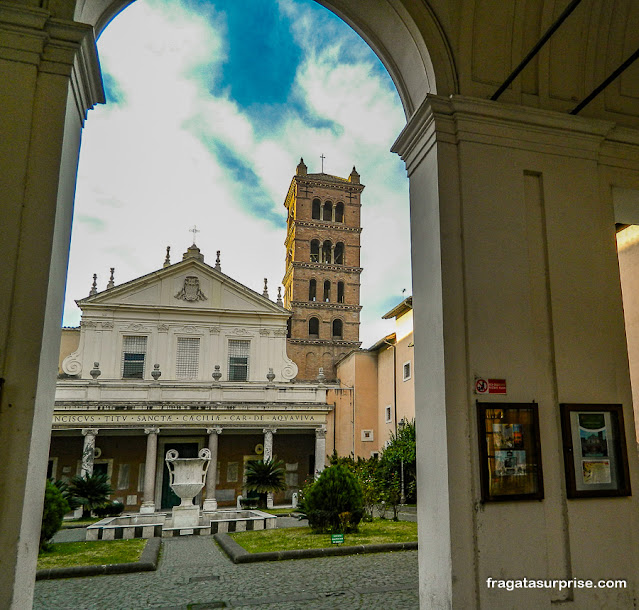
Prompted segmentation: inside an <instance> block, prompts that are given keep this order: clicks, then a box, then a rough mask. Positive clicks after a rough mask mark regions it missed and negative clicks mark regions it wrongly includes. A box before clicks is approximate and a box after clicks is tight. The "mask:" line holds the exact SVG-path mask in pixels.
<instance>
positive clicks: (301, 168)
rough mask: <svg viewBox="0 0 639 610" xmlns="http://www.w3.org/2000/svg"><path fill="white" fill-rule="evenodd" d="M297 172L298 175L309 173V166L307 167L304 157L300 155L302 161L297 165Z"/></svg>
mask: <svg viewBox="0 0 639 610" xmlns="http://www.w3.org/2000/svg"><path fill="white" fill-rule="evenodd" d="M295 173H296V174H297V175H298V176H306V174H307V173H308V167H306V163H304V159H302V157H300V162H299V164H298V165H297V169H296V171H295Z"/></svg>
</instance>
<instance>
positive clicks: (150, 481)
mask: <svg viewBox="0 0 639 610" xmlns="http://www.w3.org/2000/svg"><path fill="white" fill-rule="evenodd" d="M159 433H160V429H159V428H144V434H146V435H147V437H146V462H145V464H144V501H143V502H142V506H140V512H141V513H154V512H155V465H156V462H157V457H158V434H159Z"/></svg>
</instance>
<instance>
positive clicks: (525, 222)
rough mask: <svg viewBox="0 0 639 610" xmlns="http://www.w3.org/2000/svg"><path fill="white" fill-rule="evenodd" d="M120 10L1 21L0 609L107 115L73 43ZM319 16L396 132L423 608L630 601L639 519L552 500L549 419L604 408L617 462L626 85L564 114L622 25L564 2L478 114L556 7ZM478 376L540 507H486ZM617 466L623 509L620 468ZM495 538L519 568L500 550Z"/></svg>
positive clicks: (22, 8)
mask: <svg viewBox="0 0 639 610" xmlns="http://www.w3.org/2000/svg"><path fill="white" fill-rule="evenodd" d="M128 4H129V2H128V1H122V0H118V1H115V2H113V1H109V0H93V1H91V2H81V1H78V2H74V1H73V0H61V1H60V2H56V3H49V7H48V8H47V9H42V8H37V7H33V3H32V2H28V1H26V0H25V1H24V2H23V1H18V2H16V1H11V2H9V1H0V22H1V24H2V26H3V29H0V41H1V42H2V44H1V45H0V49H3V50H2V51H1V52H0V108H3V113H2V116H0V121H3V120H4V121H6V122H2V123H1V124H0V127H1V129H2V133H3V136H4V134H8V136H9V137H6V138H5V137H3V138H0V161H2V166H3V168H5V171H4V172H3V175H2V176H0V179H1V180H2V184H1V186H2V188H0V203H1V205H2V218H3V222H2V227H1V229H2V238H3V244H4V245H5V248H4V250H3V251H4V253H5V257H6V264H5V265H3V266H2V267H0V280H1V281H0V285H1V286H3V289H2V293H1V294H0V297H1V300H0V346H2V351H3V353H4V355H3V356H2V360H1V361H0V366H1V368H0V378H2V379H3V380H4V385H3V387H2V403H1V409H0V547H2V548H3V549H9V551H7V552H5V553H4V555H3V556H2V557H1V558H0V560H1V561H2V562H3V563H2V570H0V585H2V586H0V605H1V606H3V607H12V608H20V609H21V610H22V608H28V607H29V605H30V600H31V590H32V581H33V574H34V569H35V550H34V545H35V541H36V540H37V536H38V532H39V510H38V508H34V507H39V505H40V503H41V498H42V482H43V481H44V473H45V467H46V447H47V445H48V442H47V439H48V438H49V428H50V422H51V411H52V396H53V388H54V379H53V376H52V373H51V371H52V370H54V365H53V363H54V362H55V361H56V359H57V353H58V350H57V345H58V338H57V337H58V332H59V322H60V318H61V305H62V293H63V286H64V275H65V269H66V260H67V253H68V242H69V229H70V222H71V210H72V202H73V191H74V183H75V170H76V167H77V155H78V150H79V142H80V134H81V128H82V123H83V121H84V118H85V114H86V111H87V110H88V109H90V108H91V107H92V105H93V104H95V103H99V102H101V101H103V96H102V92H101V87H100V82H99V69H98V65H97V62H96V60H95V55H94V54H93V42H92V35H93V33H92V29H91V27H87V26H85V25H82V23H85V24H89V26H93V28H94V29H95V33H97V34H99V33H100V32H101V31H102V30H103V29H104V27H106V25H107V24H108V22H109V21H110V19H112V18H113V16H114V15H116V14H117V13H118V12H119V11H120V10H122V9H123V8H125V7H126V6H127V5H128ZM322 4H323V5H324V6H326V7H327V8H329V9H330V10H332V11H333V12H335V13H336V14H337V15H339V16H340V17H341V18H342V19H343V20H344V21H346V22H347V23H348V24H349V25H351V27H353V28H354V29H355V30H356V31H357V32H358V33H359V34H360V35H361V36H362V38H363V39H364V40H366V41H367V43H368V44H369V45H370V46H371V48H372V49H373V50H374V51H375V52H376V53H377V55H378V57H380V59H381V61H382V62H383V63H384V65H385V66H386V68H387V69H388V71H389V74H390V75H391V77H392V79H393V81H394V82H395V85H396V87H397V90H398V92H399V95H400V98H401V100H402V104H403V106H404V111H405V114H406V116H407V121H408V124H407V127H406V129H405V130H404V131H403V132H402V134H401V135H400V136H399V138H398V140H397V142H396V144H395V146H394V150H395V151H396V152H397V153H398V154H400V155H401V156H402V158H403V159H404V160H405V161H406V164H407V169H408V172H409V176H410V196H411V233H412V242H413V274H414V276H413V283H414V285H413V294H414V303H415V351H416V366H417V367H418V371H419V375H418V376H417V388H416V395H417V396H420V397H421V398H420V400H421V402H420V403H418V404H417V406H416V407H417V426H418V432H417V434H418V439H419V449H418V476H419V478H420V497H419V503H420V542H421V544H420V548H421V550H420V589H421V600H422V605H423V606H424V607H428V608H448V607H451V606H452V607H460V608H471V607H484V608H493V607H502V606H512V605H518V606H519V607H540V606H548V605H550V603H552V602H566V603H568V604H570V603H571V602H573V601H574V606H575V607H579V608H595V607H601V606H602V605H608V606H610V607H624V606H626V605H628V604H629V603H631V600H632V596H633V587H636V586H637V583H636V581H635V578H636V576H635V574H636V572H637V570H636V568H637V558H636V551H635V547H636V546H637V545H636V540H635V539H634V538H633V536H634V533H633V531H632V524H633V523H634V521H635V520H636V516H635V515H636V514H637V508H638V507H637V502H636V500H635V499H634V497H631V498H606V499H590V500H580V501H574V500H567V498H566V494H565V483H564V472H563V465H562V457H563V448H562V445H561V440H560V439H561V435H560V432H561V430H560V422H559V416H558V403H560V402H573V403H574V402H589V403H593V402H595V403H619V404H622V405H623V412H624V416H625V419H626V431H627V439H626V440H627V444H628V445H629V446H633V445H634V431H633V429H634V425H633V415H632V402H631V393H630V385H629V378H628V367H627V360H626V348H625V341H624V330H623V318H622V311H621V299H620V294H619V287H618V269H617V262H616V259H615V256H614V240H613V239H612V235H613V234H614V214H613V206H612V197H611V195H610V192H611V186H614V185H615V184H628V183H635V182H636V180H637V176H639V162H638V161H637V159H639V154H637V153H638V152H639V131H637V128H639V117H638V114H639V112H637V109H636V108H637V103H636V102H637V98H638V97H639V72H637V67H636V66H635V67H633V68H632V69H630V70H629V71H628V72H626V73H624V75H622V77H620V79H619V80H618V81H616V82H615V83H614V85H612V86H611V87H610V88H609V89H607V90H606V91H605V93H604V94H603V95H602V96H600V97H599V98H597V99H596V100H595V101H594V102H593V103H592V104H591V105H589V106H588V107H586V109H585V110H584V111H583V113H582V115H581V116H579V117H572V116H569V115H568V114H567V111H568V110H570V109H571V108H572V107H573V106H574V104H575V103H576V102H577V101H579V100H580V99H582V98H583V97H584V96H585V95H587V93H588V92H589V91H590V90H592V88H594V87H595V86H596V85H597V84H598V83H599V82H601V80H602V79H603V78H604V77H605V75H606V74H608V73H609V72H610V71H611V70H612V69H613V68H614V67H615V66H616V65H618V63H620V61H621V60H622V59H623V58H624V57H625V55H627V54H628V53H629V51H628V49H629V48H630V46H631V42H632V41H631V40H630V38H631V33H632V32H633V31H636V30H637V29H638V28H639V9H637V8H636V7H635V5H634V3H630V2H626V1H624V0H617V1H616V2H613V3H612V4H610V5H609V6H607V8H606V9H605V10H604V9H602V8H601V5H600V4H599V3H588V2H584V3H582V6H581V7H580V9H579V10H580V12H575V14H574V20H573V21H571V22H570V23H568V24H567V27H565V28H563V29H561V30H559V31H558V32H559V33H560V34H561V37H558V38H554V39H553V41H552V42H551V43H550V44H549V45H548V46H546V47H544V49H543V50H542V51H541V52H540V53H539V55H538V56H537V57H536V59H535V60H534V62H533V63H532V64H531V66H530V68H529V70H528V72H527V73H526V74H523V75H522V76H521V77H520V80H517V81H515V82H514V83H513V85H512V86H511V87H510V89H509V90H508V91H507V92H506V93H505V94H504V97H503V99H501V100H500V102H499V103H495V102H489V101H486V98H487V97H488V96H489V95H490V94H491V93H492V92H493V91H494V90H495V88H496V87H497V86H499V84H500V81H501V80H502V79H503V78H505V77H506V76H507V75H508V73H509V72H510V70H511V69H512V68H513V67H514V65H515V64H516V63H517V62H518V60H519V58H521V57H522V56H523V54H524V53H525V51H526V50H527V49H528V48H530V47H531V46H532V44H533V43H534V42H535V41H536V39H538V37H539V35H540V34H541V33H542V32H543V31H544V30H545V29H546V28H547V27H548V26H549V25H550V24H551V23H552V21H553V20H554V18H555V17H556V14H557V11H558V10H559V9H558V8H557V6H556V4H557V3H554V2H551V1H550V0H537V1H536V2H535V1H533V2H529V3H525V4H526V6H525V7H524V6H523V4H522V5H521V6H519V5H517V6H514V7H513V10H511V11H501V12H500V11H494V10H491V6H494V5H493V4H492V3H490V2H486V1H485V0H484V1H481V0H471V1H465V2H464V1H462V0H446V1H445V0H430V1H429V2H426V1H424V0H333V1H331V2H322ZM74 20H75V21H74ZM593 24H596V25H593ZM5 26H6V27H5ZM16 32H18V33H19V35H16ZM626 33H628V34H626ZM7 49H8V50H9V51H7ZM54 51H55V52H54ZM567 57H568V58H569V61H570V62H572V63H571V64H570V65H569V66H568V68H570V70H569V71H568V69H567V66H566V64H565V61H566V58H567ZM568 72H569V74H568ZM567 74H568V77H567ZM434 94H437V95H434ZM451 96H452V97H451ZM584 217H586V218H588V221H589V222H588V223H584V222H583V219H584ZM585 243H586V244H588V246H589V247H588V248H587V249H585V248H584V244H585ZM5 287H8V288H5ZM476 375H486V376H490V375H495V376H500V377H502V376H503V377H505V378H506V379H507V382H508V388H509V389H508V396H507V398H508V400H509V401H513V402H530V401H532V400H535V401H536V402H537V403H538V404H539V410H540V427H541V449H542V461H543V463H542V466H543V468H544V486H545V490H544V491H545V498H544V500H543V501H542V502H535V503H502V504H499V505H495V504H489V503H482V502H481V501H480V499H481V498H480V494H479V490H478V485H479V474H478V469H479V462H478V459H479V458H478V441H479V439H478V438H477V427H476V411H475V404H474V403H475V398H476V397H475V396H474V394H473V392H472V381H473V379H474V377H475V376H476ZM593 379H597V385H596V386H595V387H593V384H592V380H593ZM495 400H496V401H499V398H497V399H495ZM629 463H630V477H631V484H632V486H633V487H634V489H635V493H637V491H639V480H638V479H637V471H638V465H637V458H636V455H635V452H634V451H630V452H629ZM586 526H587V527H588V528H589V529H588V536H585V537H584V536H583V531H584V528H586ZM504 540H516V541H517V548H516V549H510V550H508V552H507V553H504V549H503V545H502V543H503V541H504ZM602 548H604V549H605V548H609V549H614V550H615V557H614V558H613V557H612V556H611V555H610V554H608V555H604V554H603V553H602V552H601V549H602ZM620 558H621V559H620ZM593 572H594V574H593ZM499 574H504V575H506V576H507V577H516V576H517V575H520V576H521V577H537V576H539V577H541V578H549V579H553V578H558V579H564V580H569V579H570V578H573V577H578V576H582V575H583V576H586V577H588V578H589V577H591V576H593V577H595V578H596V577H597V576H598V575H601V576H602V577H605V578H625V579H627V580H628V583H629V586H628V588H627V589H626V590H616V591H613V592H609V591H608V592H606V593H605V596H604V593H602V592H601V591H599V592H592V591H583V590H574V591H570V590H563V591H554V590H552V591H545V590H541V591H536V592H534V593H530V592H527V591H518V592H515V593H511V592H508V594H506V593H505V592H503V591H498V590H494V589H488V588H487V587H486V585H485V581H486V577H489V576H495V575H499ZM505 595H507V596H505Z"/></svg>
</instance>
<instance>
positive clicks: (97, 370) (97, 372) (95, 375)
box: [89, 362, 102, 381]
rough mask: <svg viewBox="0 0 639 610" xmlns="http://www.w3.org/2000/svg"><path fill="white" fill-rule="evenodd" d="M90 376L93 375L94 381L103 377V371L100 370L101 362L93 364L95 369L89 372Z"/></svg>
mask: <svg viewBox="0 0 639 610" xmlns="http://www.w3.org/2000/svg"><path fill="white" fill-rule="evenodd" d="M89 375H91V377H93V381H97V380H98V377H99V376H100V375H102V371H101V370H100V363H99V362H94V363H93V368H92V369H91V370H90V371H89Z"/></svg>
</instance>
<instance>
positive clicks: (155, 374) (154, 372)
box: [151, 364, 162, 381]
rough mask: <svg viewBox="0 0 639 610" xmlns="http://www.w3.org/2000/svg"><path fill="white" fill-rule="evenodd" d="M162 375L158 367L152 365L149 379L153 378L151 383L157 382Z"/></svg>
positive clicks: (157, 365)
mask: <svg viewBox="0 0 639 610" xmlns="http://www.w3.org/2000/svg"><path fill="white" fill-rule="evenodd" d="M161 375H162V371H160V365H159V364H154V365H153V370H152V371H151V377H153V381H157V380H158V379H159V378H160V377H161Z"/></svg>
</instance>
